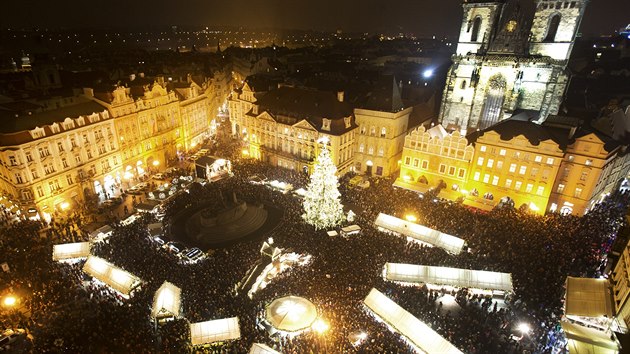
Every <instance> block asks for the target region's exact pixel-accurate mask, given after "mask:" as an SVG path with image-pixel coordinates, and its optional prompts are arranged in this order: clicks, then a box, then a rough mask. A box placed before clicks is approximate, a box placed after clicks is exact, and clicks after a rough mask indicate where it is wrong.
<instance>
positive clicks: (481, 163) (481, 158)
mask: <svg viewBox="0 0 630 354" xmlns="http://www.w3.org/2000/svg"><path fill="white" fill-rule="evenodd" d="M477 165H479V166H483V157H480V158H478V159H477Z"/></svg>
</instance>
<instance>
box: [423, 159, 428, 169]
mask: <svg viewBox="0 0 630 354" xmlns="http://www.w3.org/2000/svg"><path fill="white" fill-rule="evenodd" d="M422 168H423V169H425V170H426V169H427V168H429V161H427V160H422Z"/></svg>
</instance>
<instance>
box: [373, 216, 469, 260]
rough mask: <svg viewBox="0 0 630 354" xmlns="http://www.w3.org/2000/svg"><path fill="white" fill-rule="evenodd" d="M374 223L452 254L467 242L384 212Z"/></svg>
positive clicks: (461, 248) (458, 251) (460, 249)
mask: <svg viewBox="0 0 630 354" xmlns="http://www.w3.org/2000/svg"><path fill="white" fill-rule="evenodd" d="M374 223H375V224H376V226H377V227H380V228H383V229H386V230H388V231H393V232H396V233H398V234H401V235H403V236H407V237H411V238H413V239H416V240H418V241H422V242H425V243H428V244H430V245H433V246H435V247H439V248H441V249H443V250H445V251H447V252H449V253H452V254H460V253H461V252H462V250H463V248H464V245H465V244H466V241H464V240H462V239H461V238H458V237H455V236H452V235H448V234H445V233H442V232H440V231H437V230H433V229H430V228H428V227H426V226H422V225H418V224H414V223H412V222H409V221H406V220H403V219H399V218H397V217H394V216H391V215H387V214H383V213H380V214H378V217H377V218H376V221H375V222H374Z"/></svg>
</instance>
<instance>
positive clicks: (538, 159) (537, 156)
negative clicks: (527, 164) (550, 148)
mask: <svg viewBox="0 0 630 354" xmlns="http://www.w3.org/2000/svg"><path fill="white" fill-rule="evenodd" d="M534 162H542V156H539V155H536V157H535V158H534Z"/></svg>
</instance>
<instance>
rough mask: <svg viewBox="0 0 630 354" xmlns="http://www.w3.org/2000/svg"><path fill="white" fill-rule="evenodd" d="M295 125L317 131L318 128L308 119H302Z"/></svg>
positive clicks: (294, 125)
mask: <svg viewBox="0 0 630 354" xmlns="http://www.w3.org/2000/svg"><path fill="white" fill-rule="evenodd" d="M293 127H294V128H300V129H306V130H313V131H317V129H316V128H315V127H314V126H313V125H312V124H311V123H309V122H308V121H307V120H306V119H302V120H301V121H299V122H297V123H295V124H293Z"/></svg>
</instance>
